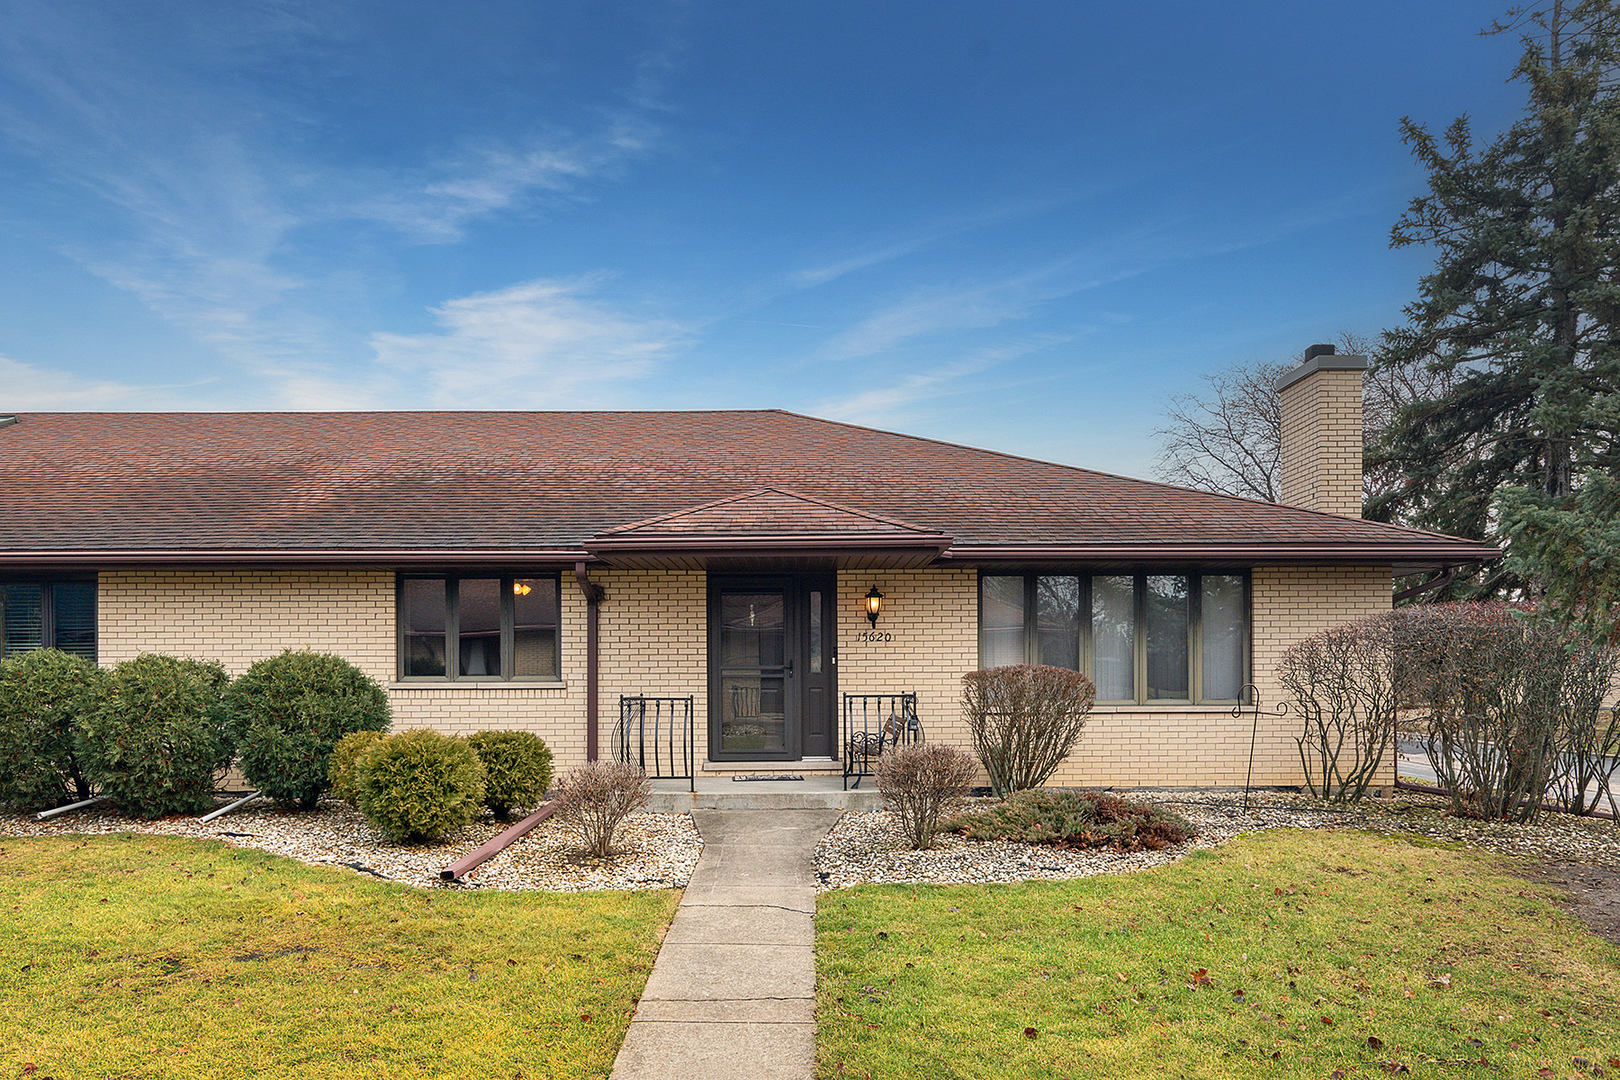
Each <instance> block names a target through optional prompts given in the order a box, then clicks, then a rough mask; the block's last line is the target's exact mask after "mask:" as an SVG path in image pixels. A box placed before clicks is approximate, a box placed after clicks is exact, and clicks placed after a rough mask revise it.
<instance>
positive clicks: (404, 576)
mask: <svg viewBox="0 0 1620 1080" xmlns="http://www.w3.org/2000/svg"><path fill="white" fill-rule="evenodd" d="M490 578H495V579H496V580H498V581H499V582H500V583H501V584H500V596H501V628H500V634H501V671H502V672H505V673H506V674H501V675H463V674H461V672H460V668H461V662H460V661H461V582H462V581H463V580H488V579H490ZM518 578H527V579H529V580H531V581H549V582H551V583H552V585H553V586H555V587H556V589H557V671H556V673H555V674H552V675H517V674H515V673H514V669H515V668H516V666H517V663H516V661H517V645H516V627H515V625H514V619H515V611H516V605H515V603H514V602H513V593H512V582H513V581H515V580H516V579H518ZM407 581H442V582H444V606H445V612H444V674H443V675H407V674H406V673H405V660H406V656H407V648H406V641H405V638H406V627H405V583H406V582H407ZM452 642H453V643H454V647H452ZM394 677H395V679H396V680H397V681H399V682H402V683H405V682H408V683H420V684H425V685H433V684H436V683H448V682H457V683H490V684H493V685H497V686H500V685H505V684H510V683H516V684H526V685H530V686H533V685H549V686H555V685H557V684H559V683H561V682H562V575H561V574H560V573H559V572H557V571H555V570H539V571H535V570H468V571H465V572H455V571H441V572H439V573H424V572H411V573H400V574H396V575H395V576H394Z"/></svg>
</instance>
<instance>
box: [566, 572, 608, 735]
mask: <svg viewBox="0 0 1620 1080" xmlns="http://www.w3.org/2000/svg"><path fill="white" fill-rule="evenodd" d="M574 579H575V580H576V581H578V582H579V591H580V592H582V593H584V594H585V760H586V761H595V760H596V759H597V756H598V749H599V747H598V739H597V668H598V666H599V660H598V653H597V647H598V642H599V640H600V637H601V614H600V613H601V608H602V598H603V596H604V595H606V594H605V593H604V592H603V590H602V586H600V585H598V584H597V583H596V582H594V581H592V580H591V578H590V573H589V570H588V568H587V564H586V563H584V562H576V563H575V564H574Z"/></svg>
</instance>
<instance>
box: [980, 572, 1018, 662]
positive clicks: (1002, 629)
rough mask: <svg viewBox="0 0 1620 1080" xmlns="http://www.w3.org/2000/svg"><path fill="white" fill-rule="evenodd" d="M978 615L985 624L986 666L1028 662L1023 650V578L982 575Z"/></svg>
mask: <svg viewBox="0 0 1620 1080" xmlns="http://www.w3.org/2000/svg"><path fill="white" fill-rule="evenodd" d="M979 588H980V595H979V617H980V619H981V620H983V623H982V625H983V627H984V650H983V651H984V660H983V662H984V666H985V667H987V668H993V667H1005V666H1007V665H1008V664H1026V663H1028V662H1029V658H1028V656H1027V655H1026V653H1025V652H1024V579H1023V578H1022V577H984V578H980V579H979Z"/></svg>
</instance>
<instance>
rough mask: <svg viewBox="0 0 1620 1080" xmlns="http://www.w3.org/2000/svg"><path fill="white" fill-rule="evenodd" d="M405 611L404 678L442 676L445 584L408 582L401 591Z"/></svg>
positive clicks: (414, 580)
mask: <svg viewBox="0 0 1620 1080" xmlns="http://www.w3.org/2000/svg"><path fill="white" fill-rule="evenodd" d="M401 596H402V598H403V600H402V602H403V604H404V606H405V611H404V613H403V614H402V615H401V617H400V621H401V622H402V623H403V624H404V627H405V674H406V675H443V674H444V611H445V607H444V580H443V579H442V578H439V579H432V578H429V579H422V578H409V579H407V580H406V581H405V584H404V588H403V589H402V590H401Z"/></svg>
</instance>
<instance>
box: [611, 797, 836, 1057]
mask: <svg viewBox="0 0 1620 1080" xmlns="http://www.w3.org/2000/svg"><path fill="white" fill-rule="evenodd" d="M840 813H841V811H837V810H766V811H762V810H695V811H693V812H692V820H693V821H694V822H695V823H696V824H697V828H698V832H700V833H701V834H702V835H703V856H702V858H700V859H699V860H698V864H697V869H696V870H694V871H693V873H692V882H691V884H690V885H688V886H687V888H686V895H685V896H684V897H683V898H682V900H681V906H680V907H679V908H678V909H676V912H675V920H674V922H673V923H671V924H670V928H669V934H668V936H667V937H665V938H664V944H663V947H662V948H660V949H659V951H658V961H657V963H655V964H654V965H653V972H652V977H651V978H649V979H648V980H647V989H646V991H645V992H644V993H643V994H642V997H641V1004H640V1005H639V1006H637V1008H636V1015H635V1018H634V1019H633V1020H632V1021H631V1022H630V1031H629V1034H627V1035H626V1036H625V1039H624V1045H623V1046H622V1047H620V1049H619V1056H618V1059H617V1060H616V1061H615V1062H614V1063H613V1076H612V1080H689V1078H698V1077H701V1078H703V1080H731V1078H733V1077H736V1078H750V1080H810V1077H812V1076H813V1075H814V1073H815V1052H816V1048H815V1035H816V1025H815V993H816V958H815V931H814V927H813V926H812V917H813V916H814V914H815V910H816V885H815V873H814V870H813V868H812V864H811V860H810V857H811V854H812V853H813V852H814V850H815V846H816V841H818V840H820V839H821V838H822V836H824V835H826V832H827V830H828V829H829V828H831V827H832V825H833V823H834V822H835V821H837V820H838V817H839V814H840Z"/></svg>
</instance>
